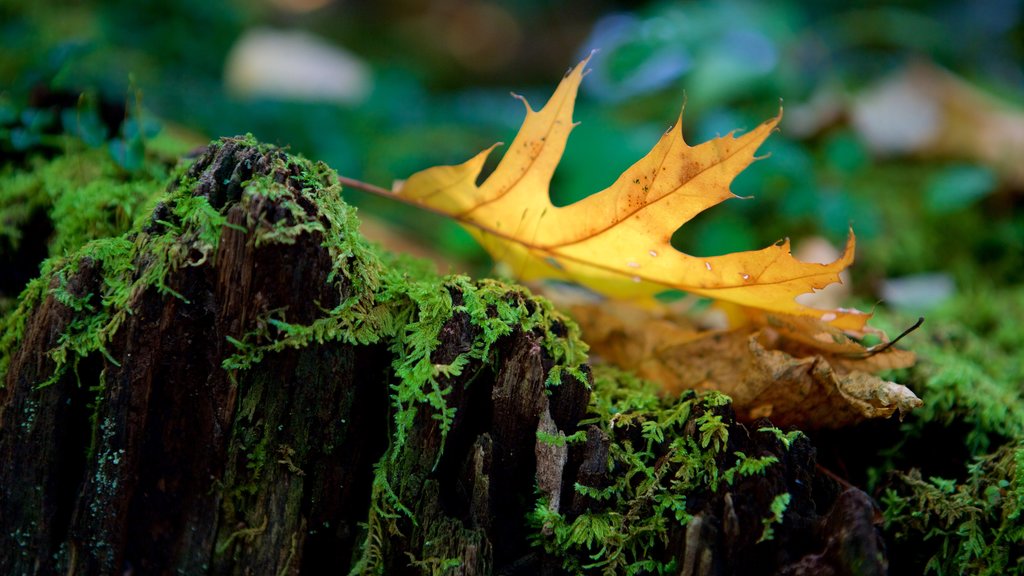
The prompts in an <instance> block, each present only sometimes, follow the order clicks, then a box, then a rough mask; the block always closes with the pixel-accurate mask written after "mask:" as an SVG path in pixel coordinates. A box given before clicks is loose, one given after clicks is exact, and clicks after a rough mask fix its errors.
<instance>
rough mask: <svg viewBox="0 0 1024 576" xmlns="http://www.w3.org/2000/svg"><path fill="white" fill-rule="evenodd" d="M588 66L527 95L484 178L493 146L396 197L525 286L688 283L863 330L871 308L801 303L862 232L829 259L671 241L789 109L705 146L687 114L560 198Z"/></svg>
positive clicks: (630, 289) (416, 179)
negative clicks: (535, 100) (453, 227)
mask: <svg viewBox="0 0 1024 576" xmlns="http://www.w3.org/2000/svg"><path fill="white" fill-rule="evenodd" d="M586 62H587V61H586V60H584V61H583V62H581V63H580V64H578V65H577V66H576V67H575V68H573V69H572V70H570V71H569V73H568V74H567V75H566V76H565V78H563V80H562V82H561V84H560V85H559V86H558V89H557V90H556V91H555V93H554V95H553V96H552V97H551V99H550V100H549V101H548V103H547V104H546V105H545V106H544V107H543V108H542V109H541V110H539V111H534V110H533V109H532V108H530V106H529V104H528V103H526V101H525V99H523V102H524V104H526V119H525V120H524V122H523V125H522V127H521V128H520V130H519V133H518V134H517V135H516V137H515V139H514V140H513V142H512V144H511V146H510V147H509V150H508V152H507V153H506V154H505V156H504V157H503V158H502V160H501V162H500V163H499V164H498V166H497V168H495V170H494V172H493V173H491V174H490V176H488V177H487V178H486V180H484V182H483V183H482V184H480V185H477V179H478V177H479V175H480V172H481V170H482V168H483V166H484V162H485V160H486V159H487V156H488V154H489V153H490V152H491V150H493V148H494V147H493V146H492V147H491V148H489V149H487V150H484V151H483V152H481V153H479V154H477V155H476V156H475V157H473V158H472V159H470V160H469V161H467V162H465V163H463V164H460V165H457V166H437V167H433V168H429V169H427V170H424V171H422V172H418V173H416V174H414V175H413V176H411V177H410V178H409V179H408V180H407V181H406V182H405V183H404V184H403V185H402V186H401V187H400V188H399V189H398V190H397V195H398V196H399V197H400V198H401V199H403V200H405V201H408V202H410V203H413V204H417V205H420V206H422V207H425V208H428V209H430V210H432V211H435V212H439V213H441V214H444V215H447V216H450V217H451V218H454V219H455V220H457V221H458V222H460V223H461V224H463V225H464V226H465V227H466V228H467V229H468V230H469V232H470V233H471V234H472V235H473V236H474V237H475V238H476V239H477V241H479V242H480V244H481V245H482V246H483V247H484V248H485V249H487V251H488V252H490V254H491V255H492V256H493V257H494V258H495V259H496V260H497V261H499V262H504V263H506V264H508V265H509V266H510V268H511V270H512V272H513V274H514V275H515V276H516V277H517V278H518V279H519V280H521V281H524V282H528V281H533V280H547V279H550V280H565V281H571V282H575V283H577V284H580V285H583V286H586V287H587V288H589V289H591V290H594V291H596V292H598V293H600V294H603V295H606V296H608V297H611V298H614V299H625V300H634V301H643V300H649V299H652V298H653V297H654V296H655V295H657V294H659V293H661V292H664V291H666V290H671V289H677V290H682V291H685V292H688V293H692V294H699V295H702V296H707V297H710V298H713V299H716V300H721V301H726V302H732V303H735V304H738V305H740V306H741V307H744V308H749V309H751V310H757V311H762V312H763V313H767V314H782V315H788V316H803V317H813V318H817V319H820V320H822V321H824V322H827V323H828V324H830V325H832V326H834V327H836V328H839V329H843V330H849V331H860V330H862V329H863V327H864V323H865V321H866V320H867V318H868V316H869V315H867V314H864V313H861V312H858V311H855V310H842V309H839V310H834V311H822V310H817V309H814V308H809V307H806V306H803V305H801V304H799V303H797V302H796V301H795V297H796V296H798V295H800V294H804V293H808V292H813V291H814V290H817V289H820V288H823V287H824V286H826V285H828V284H831V283H833V282H837V281H839V276H838V275H839V272H840V271H842V270H843V269H844V268H846V267H847V266H849V265H850V264H851V263H852V262H853V254H854V236H853V234H852V232H851V234H850V237H849V240H848V242H847V245H846V248H845V251H844V252H843V254H842V255H841V256H840V257H839V258H838V259H836V260H835V261H834V262H832V263H829V264H817V263H806V262H801V261H799V260H797V259H795V258H794V257H793V256H792V255H791V254H790V247H789V241H788V240H783V241H780V242H778V243H776V244H774V245H772V246H769V247H767V248H764V249H762V250H756V251H748V252H737V253H732V254H727V255H724V256H715V257H698V256H691V255H688V254H684V253H682V252H680V251H678V250H676V249H675V248H674V247H673V246H672V245H671V243H670V238H671V237H672V234H673V232H674V231H675V230H676V229H677V228H679V227H680V226H681V225H683V224H685V223H686V222H688V221H690V220H691V219H692V218H694V217H695V216H696V215H697V214H699V213H700V212H702V211H704V210H706V209H708V208H710V207H712V206H714V205H716V204H718V203H720V202H722V201H724V200H727V199H729V198H735V197H736V196H735V195H734V194H733V193H732V192H731V191H730V190H729V185H730V183H731V182H732V180H733V179H734V178H735V177H736V175H737V174H739V173H740V172H741V171H742V170H743V169H744V168H746V167H747V166H748V165H749V164H750V163H751V162H752V161H753V160H754V159H755V156H754V153H755V152H756V150H757V148H758V147H759V146H760V145H761V143H762V142H763V141H764V140H765V138H767V137H768V135H769V134H770V133H771V132H772V131H773V130H774V128H775V126H776V125H777V124H778V122H779V120H780V118H781V114H780V115H779V116H777V117H775V118H772V119H770V120H768V121H766V122H764V123H763V124H761V125H760V126H758V127H757V128H755V129H754V130H753V131H751V132H749V133H746V134H743V135H740V136H735V135H733V134H728V135H726V136H723V137H720V138H716V139H714V140H711V141H709V142H705V143H703V144H700V145H698V146H695V147H691V146H689V145H688V144H686V142H685V141H684V140H683V136H682V131H681V129H680V122H677V123H676V125H675V126H674V127H673V128H671V129H669V130H668V131H667V132H666V133H665V134H664V135H663V136H662V137H661V139H660V140H659V141H658V143H657V144H656V145H655V146H654V148H653V149H652V150H651V152H650V153H648V154H647V155H646V156H645V157H644V158H642V159H641V160H639V161H638V162H637V163H635V164H634V165H633V166H631V167H629V168H628V169H627V170H626V171H625V172H623V173H622V175H621V176H619V178H618V179H617V180H616V181H615V182H614V183H613V184H612V185H611V186H610V187H608V188H607V189H605V190H603V191H601V192H598V193H596V194H593V195H591V196H589V197H587V198H584V199H582V200H580V201H578V202H576V203H574V204H570V205H568V206H564V207H557V206H554V205H553V204H552V203H551V200H550V195H549V185H550V182H551V177H552V175H553V174H554V171H555V168H556V167H557V165H558V163H559V160H560V159H561V156H562V153H563V151H564V149H565V145H566V141H567V139H568V136H569V133H570V132H571V130H572V128H573V126H574V124H573V121H572V112H573V106H574V103H575V99H576V93H577V89H578V87H579V85H580V82H581V80H582V78H583V75H584V69H585V66H586ZM680 120H681V117H680ZM823 316H824V317H823Z"/></svg>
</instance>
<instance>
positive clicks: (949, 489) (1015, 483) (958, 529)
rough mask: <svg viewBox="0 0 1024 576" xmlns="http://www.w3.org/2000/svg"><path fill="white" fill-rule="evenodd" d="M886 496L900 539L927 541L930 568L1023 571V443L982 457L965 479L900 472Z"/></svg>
mask: <svg viewBox="0 0 1024 576" xmlns="http://www.w3.org/2000/svg"><path fill="white" fill-rule="evenodd" d="M882 502H883V505H884V507H885V519H886V528H887V530H888V531H890V532H891V533H892V534H893V536H894V537H895V539H896V541H897V542H898V543H902V544H904V545H905V544H906V543H907V542H922V541H923V543H924V544H926V545H927V546H925V548H926V549H928V550H929V551H930V556H929V557H927V559H926V563H925V571H926V572H928V573H932V574H979V575H993V576H995V575H997V574H999V575H1002V574H1022V573H1024V556H1022V555H1021V550H1022V548H1024V517H1022V513H1024V443H1018V444H1016V445H1009V444H1008V445H1005V446H1003V447H1001V448H1000V449H998V450H996V451H995V452H994V453H992V454H990V455H987V456H984V457H981V458H978V459H977V460H976V461H975V462H974V463H973V464H971V465H970V466H968V475H967V478H966V480H964V481H961V482H957V481H954V480H948V479H943V478H937V477H931V478H928V479H927V480H926V479H924V478H922V476H921V473H920V472H919V471H917V470H911V471H909V472H907V473H901V474H899V475H898V477H897V478H896V480H895V482H894V483H893V486H892V487H890V488H888V489H887V490H886V491H885V493H884V495H883V498H882Z"/></svg>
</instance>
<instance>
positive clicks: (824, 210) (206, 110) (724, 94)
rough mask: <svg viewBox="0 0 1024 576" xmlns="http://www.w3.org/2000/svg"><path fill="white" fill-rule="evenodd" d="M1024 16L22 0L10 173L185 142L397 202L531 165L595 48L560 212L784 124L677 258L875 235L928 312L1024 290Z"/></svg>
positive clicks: (402, 217)
mask: <svg viewBox="0 0 1024 576" xmlns="http://www.w3.org/2000/svg"><path fill="white" fill-rule="evenodd" d="M1022 10H1024V2H1022V1H1021V0H983V1H969V0H953V1H944V2H933V1H928V2H925V1H918V2H904V3H897V4H894V3H881V2H867V3H860V4H859V5H858V6H856V7H852V6H850V5H849V3H846V2H839V1H817V2H809V1H807V2H801V1H796V0H789V1H783V2H775V3H771V5H769V4H767V3H757V2H753V1H750V2H743V1H731V2H713V3H712V2H707V3H697V2H663V1H662V2H658V1H655V2H613V1H608V0H604V1H595V2H588V3H574V2H540V1H538V0H530V1H525V2H500V1H488V0H448V1H438V2H426V1H422V0H393V1H387V2H351V1H348V2H346V1H342V0H236V1H233V2H224V3H217V2H208V1H206V0H177V1H158V0H151V1H139V0H132V1H128V0H123V1H118V0H112V1H107V2H99V1H67V2H53V1H51V2H21V1H13V0H3V3H2V4H0V42H2V45H3V47H4V49H3V51H2V54H0V150H2V152H3V153H4V154H5V155H10V156H11V157H15V158H16V157H18V155H20V154H27V153H28V151H30V150H39V149H40V148H44V149H45V148H46V147H47V146H48V145H51V146H52V147H54V148H55V149H56V148H58V147H59V140H53V139H52V137H53V134H55V133H59V132H62V131H63V132H71V133H74V134H77V135H78V136H79V137H80V138H81V139H82V140H83V141H85V142H86V143H87V144H89V145H91V146H96V147H103V146H105V147H107V148H108V149H109V151H110V154H112V155H114V156H115V157H116V158H119V162H120V163H121V165H122V166H123V167H124V168H125V170H128V171H130V170H133V169H137V168H138V167H139V166H140V165H141V162H140V161H139V155H140V154H144V153H145V152H146V150H147V148H146V147H147V146H148V147H150V148H159V146H160V142H161V141H162V140H161V137H162V136H167V135H169V134H171V135H174V136H175V138H174V139H172V140H179V141H180V140H181V139H184V140H185V141H187V142H192V143H194V144H200V143H202V142H203V141H205V140H206V139H209V138H213V137H218V136H228V135H235V134H244V133H247V132H251V133H253V134H254V135H255V136H256V137H257V138H259V139H260V140H263V141H267V142H271V143H277V144H281V145H287V146H289V147H290V148H291V150H292V151H294V152H299V153H301V154H303V155H305V156H307V157H310V158H314V159H319V160H323V161H325V162H327V163H328V164H330V165H331V166H333V167H334V168H336V169H337V170H338V171H339V172H340V173H341V174H344V175H346V176H349V177H352V178H358V179H362V180H365V181H368V182H372V183H375V184H378V185H381V186H385V187H388V186H389V185H390V183H391V182H392V181H393V180H395V179H400V178H404V177H406V176H408V175H409V174H411V173H412V172H414V171H416V170H419V169H422V168H425V167H427V166H430V165H434V164H438V163H454V162H460V161H463V160H465V159H466V158H468V157H470V156H471V155H473V154H474V153H476V152H477V151H478V150H480V149H482V148H484V147H486V146H488V145H490V144H492V143H493V142H496V141H505V142H509V141H511V139H512V137H513V135H514V134H515V131H516V129H517V128H518V125H519V123H520V122H521V120H522V116H523V109H522V105H521V104H520V103H519V102H518V101H516V100H515V99H513V98H511V97H510V96H509V92H510V91H514V92H516V93H519V94H522V95H524V96H526V97H527V98H528V100H529V101H530V102H531V103H532V104H533V105H534V106H535V107H539V106H540V105H542V104H543V102H544V101H545V99H546V98H547V96H548V95H549V94H550V92H551V91H552V90H553V89H554V86H555V85H556V84H557V82H558V80H559V79H560V77H561V75H562V73H563V72H564V71H565V70H566V69H567V68H568V67H570V66H571V65H573V64H575V63H576V62H578V61H579V60H580V59H581V58H582V57H584V56H586V55H587V54H588V53H590V52H591V51H592V50H594V49H598V50H599V51H598V52H597V53H596V54H595V56H594V57H593V59H592V60H591V64H590V67H591V69H592V71H591V73H590V74H589V76H588V77H587V78H586V79H585V81H584V85H583V89H582V93H581V96H580V101H579V103H578V107H577V112H576V118H577V119H578V120H579V121H581V125H580V126H579V127H578V128H577V129H576V130H575V131H574V133H573V135H572V137H571V138H570V141H569V146H568V149H567V151H566V154H565V157H564V159H563V161H562V164H561V166H560V169H559V171H558V173H557V174H556V179H555V182H554V183H553V186H552V190H553V197H554V200H555V202H556V203H558V204H564V203H568V202H571V201H573V200H576V199H579V198H581V197H584V196H586V195H587V194H590V193H593V192H595V191H598V190H600V189H602V188H603V187H604V186H606V185H608V184H610V183H611V182H612V181H613V180H614V178H615V177H616V176H617V175H618V174H619V173H620V172H621V171H622V170H623V169H624V168H626V167H627V166H629V165H630V164H631V163H632V162H634V161H635V160H637V159H639V158H640V157H641V156H642V155H643V154H645V153H646V152H647V151H648V150H649V149H650V147H651V146H652V145H653V144H654V142H655V141H656V140H657V138H658V135H659V134H660V132H662V131H663V130H664V129H665V128H666V127H668V126H669V125H670V124H671V123H672V122H673V121H674V120H675V118H676V116H677V115H678V113H679V110H680V108H681V106H682V104H683V102H684V101H685V102H686V112H685V119H684V132H685V134H686V137H687V139H688V141H690V142H691V143H695V142H700V141H703V140H706V139H708V138H712V137H714V136H716V135H721V134H725V133H727V132H729V131H731V130H733V129H740V130H743V129H750V128H753V127H754V126H756V125H757V124H758V123H760V122H761V121H763V120H765V119H767V118H769V117H771V116H773V115H774V114H776V113H777V111H778V108H779V105H780V101H781V102H782V105H783V106H784V108H785V117H784V119H783V121H782V125H781V131H780V133H779V134H776V135H773V136H772V137H771V138H770V139H769V141H768V143H767V144H766V145H765V146H764V147H763V148H762V150H761V153H762V154H770V155H771V158H770V159H768V160H765V161H761V162H757V163H755V164H754V165H753V166H752V167H750V168H749V169H748V170H746V171H745V172H744V173H743V174H742V175H741V176H740V177H739V179H738V180H737V181H736V183H735V185H734V187H733V190H734V192H736V193H737V194H738V195H741V196H751V197H753V198H752V199H749V200H734V201H731V202H727V203H725V204H724V205H721V206H719V207H716V208H714V209H712V210H709V211H708V212H707V213H705V214H702V215H700V216H699V217H698V218H696V219H695V220H694V221H693V222H691V223H690V224H689V225H687V226H686V227H684V228H683V229H681V230H680V232H678V233H677V235H676V238H675V241H676V242H677V244H678V245H679V246H680V247H681V248H682V249H684V250H686V251H689V252H692V253H696V254H700V255H712V254H721V253H725V252H731V251H736V250H744V249H754V248H760V247H763V246H765V245H768V244H770V243H772V242H774V241H776V240H778V239H779V238H782V237H787V236H788V237H791V238H793V240H794V241H795V242H796V243H797V245H799V244H800V241H801V240H802V239H808V238H813V237H820V238H824V239H826V240H828V241H829V242H831V243H832V244H833V245H835V246H841V245H842V242H843V240H844V238H845V236H846V233H847V230H848V228H849V227H850V226H852V227H853V228H854V230H855V231H856V233H857V236H858V239H859V241H860V243H859V247H858V262H857V264H856V265H855V267H854V274H853V285H854V287H855V289H856V294H857V295H858V296H859V297H860V298H861V299H862V302H865V303H867V305H868V306H870V305H871V304H872V303H874V302H875V301H878V300H880V299H884V300H886V301H887V302H890V303H892V304H894V305H896V306H904V307H908V308H928V307H929V306H931V305H933V304H936V303H938V302H940V301H942V300H943V299H945V298H948V297H949V296H950V295H951V294H953V293H955V292H957V291H964V290H975V289H977V288H978V287H979V286H987V285H991V284H1002V283H1016V282H1019V281H1020V280H1021V278H1022V275H1024V272H1022V270H1024V261H1022V254H1024V220H1022V217H1021V214H1020V207H1021V205H1022V191H1024V168H1022V167H1021V165H1024V119H1022V115H1021V109H1020V103H1021V102H1022V101H1024V67H1022V62H1024V31H1022V27H1021V14H1022ZM176 151H184V150H176ZM496 156H498V155H496ZM346 195H347V199H348V200H349V201H351V202H353V203H356V204H359V205H361V207H362V212H361V213H362V214H363V215H372V216H374V217H383V218H387V219H389V220H390V221H391V222H393V223H396V224H397V225H398V226H399V227H400V228H401V229H402V230H403V231H405V232H407V233H408V234H410V235H411V237H412V238H413V239H414V240H413V241H414V242H418V243H421V244H425V245H426V244H429V245H430V246H431V247H433V248H435V249H438V250H440V251H442V252H444V253H446V254H448V255H450V256H451V257H452V258H453V259H455V260H456V261H457V262H460V264H458V265H457V266H458V267H462V266H466V267H469V269H472V270H475V271H478V272H480V271H484V272H486V271H487V269H488V268H487V264H486V259H485V258H484V257H483V256H482V254H481V253H480V251H479V250H478V249H477V248H476V247H475V246H474V245H473V243H472V242H471V241H470V240H469V239H468V236H466V235H465V234H464V233H462V232H461V231H460V230H459V229H458V228H457V227H456V226H454V225H453V224H450V223H446V222H442V221H437V220H433V219H432V218H431V217H425V216H424V215H422V214H418V213H414V212H411V211H409V210H408V209H405V208H403V207H400V206H397V205H392V204H389V203H387V202H386V201H384V200H380V199H375V198H367V197H365V196H363V195H360V194H359V193H357V192H354V191H353V192H346ZM825 256H827V254H825V255H824V256H822V255H821V254H820V253H819V255H818V257H825ZM812 257H813V256H812ZM908 279H909V280H908Z"/></svg>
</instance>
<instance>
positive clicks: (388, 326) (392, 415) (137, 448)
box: [0, 139, 886, 576]
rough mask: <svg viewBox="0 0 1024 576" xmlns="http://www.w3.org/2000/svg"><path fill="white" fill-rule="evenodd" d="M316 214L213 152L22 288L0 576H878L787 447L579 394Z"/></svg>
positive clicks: (551, 366) (805, 444)
mask: <svg viewBox="0 0 1024 576" xmlns="http://www.w3.org/2000/svg"><path fill="white" fill-rule="evenodd" d="M339 192H340V190H339V189H338V186H337V184H336V181H335V178H334V175H333V173H332V172H331V171H330V170H329V169H327V168H326V167H325V166H323V165H322V164H314V163H311V162H308V161H305V160H302V159H298V158H294V157H292V156H289V155H286V154H285V153H284V152H282V151H280V150H278V149H274V148H270V147H265V146H260V145H258V144H257V143H255V142H253V141H252V140H251V139H224V140H222V141H220V142H217V143H214V144H212V145H211V146H210V147H209V148H208V149H207V150H206V151H205V152H204V153H203V154H202V155H201V156H199V157H198V158H197V159H196V160H195V161H194V162H193V163H191V165H190V166H189V167H187V168H183V169H181V170H180V172H179V174H178V175H177V176H176V177H175V178H174V179H173V181H172V184H171V185H170V187H169V189H168V191H167V192H166V193H163V194H162V196H160V201H159V203H158V204H156V208H155V209H154V210H153V211H152V215H151V216H150V217H149V218H148V219H146V220H145V221H142V222H140V223H138V224H137V225H136V226H135V227H134V228H133V229H131V230H129V231H127V232H126V233H125V234H123V235H120V236H112V237H107V238H97V239H95V240H93V241H92V242H89V243H87V244H85V245H84V246H82V247H80V248H78V250H77V251H75V252H72V253H70V254H69V255H68V256H66V257H62V258H56V259H52V260H50V261H48V262H47V263H46V264H45V265H44V266H43V273H42V275H41V276H40V277H39V278H38V279H36V280H34V281H33V282H32V283H30V284H29V285H28V287H27V288H26V289H25V291H24V292H23V293H22V296H21V298H20V304H19V307H18V308H17V309H16V310H14V311H13V312H11V314H10V315H9V317H8V318H7V319H6V320H5V324H4V326H5V329H6V330H8V331H9V332H8V334H7V335H6V336H5V338H4V342H5V344H4V346H5V348H4V349H3V350H0V352H3V353H4V354H5V358H4V361H5V363H6V364H7V365H6V374H5V375H4V380H3V383H4V385H3V387H2V388H0V573H3V574H53V573H62V574H320V573H324V572H326V571H328V570H329V571H331V572H332V573H344V572H351V573H378V574H559V573H566V572H575V571H582V572H598V573H600V572H605V573H619V572H625V571H632V572H640V573H666V572H671V573H676V574H685V575H687V576H690V575H697V574H701V575H711V574H773V573H777V574H790V575H797V574H837V575H838V574H881V573H884V571H885V563H886V562H885V550H884V545H883V543H882V541H881V539H880V537H879V535H878V531H877V529H876V527H875V509H874V506H873V503H872V502H871V500H870V498H868V497H867V496H866V495H865V494H863V493H862V492H860V491H858V490H856V489H843V487H841V486H840V485H838V484H836V483H835V482H834V481H832V480H830V479H829V478H828V477H826V476H822V475H820V474H818V473H817V470H816V468H815V464H814V449H813V447H812V446H811V445H810V442H809V441H808V440H807V438H806V437H804V436H802V435H799V434H788V435H787V434H783V433H782V432H781V431H779V430H778V429H775V428H773V427H771V425H770V423H768V422H766V421H765V422H760V423H755V425H753V426H749V425H748V426H743V425H740V424H738V423H736V422H735V420H734V416H733V414H732V412H731V410H730V408H729V405H728V400H727V399H726V398H724V397H721V396H715V395H712V396H709V397H697V396H696V395H692V394H691V395H688V396H685V397H684V398H680V399H665V398H660V397H658V396H657V395H656V394H654V393H652V392H651V390H650V388H649V387H645V386H646V385H644V384H642V383H637V382H635V381H634V380H632V379H630V378H628V377H624V376H622V375H616V373H611V372H606V373H605V375H604V376H599V377H597V378H596V379H595V377H594V375H593V374H592V373H591V371H590V369H589V368H588V367H587V366H586V365H585V364H584V363H583V362H584V361H585V345H584V344H582V343H581V342H579V340H578V336H577V330H576V328H575V326H574V325H573V323H572V322H571V321H570V320H568V319H567V318H565V317H563V316H561V315H560V314H559V313H558V312H556V311H554V310H553V309H552V308H551V306H550V304H548V303H546V302H545V301H543V300H542V299H537V298H534V297H533V296H531V295H529V294H528V293H527V292H526V291H525V289H523V288H521V287H517V286H515V285H506V284H502V283H498V282H493V281H480V282H474V281H471V280H470V279H468V278H465V277H459V276H455V277H445V278H437V277H435V276H432V275H431V274H430V273H429V272H426V271H424V270H423V269H422V267H421V266H420V265H418V264H416V263H415V262H411V261H408V260H406V259H403V258H400V257H393V256H390V255H382V254H380V253H379V252H377V251H376V250H375V249H373V248H372V247H370V246H368V245H367V244H366V242H365V241H364V240H363V239H362V238H361V237H360V236H359V235H358V231H357V222H356V220H355V216H354V211H353V210H352V209H351V208H350V207H348V206H347V205H345V204H344V203H343V202H342V201H341V200H340V195H339ZM2 368H3V366H2V365H0V369H2ZM617 378H618V379H620V380H621V381H616V379H617ZM773 515H774V516H773ZM612 551H614V554H612V553H611V552H612Z"/></svg>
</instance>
